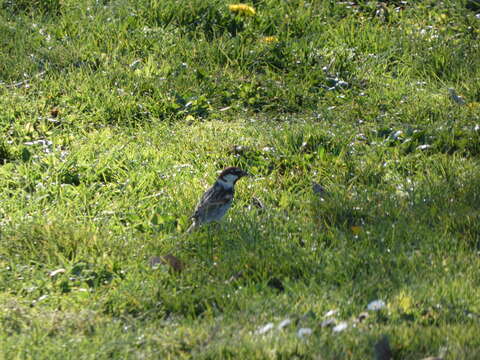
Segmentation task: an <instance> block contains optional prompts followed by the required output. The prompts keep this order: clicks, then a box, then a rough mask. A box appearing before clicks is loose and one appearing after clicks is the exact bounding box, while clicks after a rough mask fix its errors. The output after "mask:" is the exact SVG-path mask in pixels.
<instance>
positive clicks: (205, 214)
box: [187, 167, 248, 232]
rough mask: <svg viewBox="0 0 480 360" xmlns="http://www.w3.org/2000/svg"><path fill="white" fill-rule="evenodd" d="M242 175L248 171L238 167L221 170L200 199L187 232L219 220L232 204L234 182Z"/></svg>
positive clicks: (246, 174) (245, 174)
mask: <svg viewBox="0 0 480 360" xmlns="http://www.w3.org/2000/svg"><path fill="white" fill-rule="evenodd" d="M244 176H248V173H247V172H246V171H243V170H242V169H240V168H238V167H228V168H226V169H225V170H223V171H222V172H221V173H220V175H219V176H218V178H217V180H216V181H215V183H214V184H213V186H212V187H211V188H209V189H208V190H207V191H206V192H205V193H204V194H203V196H202V198H201V199H200V202H199V203H198V205H197V207H196V208H195V212H194V213H193V215H192V217H191V219H192V220H193V222H192V225H191V226H190V227H189V228H188V230H187V232H192V231H194V230H196V229H197V228H198V227H199V226H200V225H203V224H206V223H209V222H212V221H218V220H220V219H221V218H222V217H223V216H224V215H225V213H226V212H227V211H228V209H230V207H231V206H232V202H233V195H234V193H235V183H236V182H237V180H238V179H240V178H242V177H244Z"/></svg>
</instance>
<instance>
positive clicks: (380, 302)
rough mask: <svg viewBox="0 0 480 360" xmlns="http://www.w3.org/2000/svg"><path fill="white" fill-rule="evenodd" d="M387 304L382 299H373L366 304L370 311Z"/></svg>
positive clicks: (380, 308)
mask: <svg viewBox="0 0 480 360" xmlns="http://www.w3.org/2000/svg"><path fill="white" fill-rule="evenodd" d="M386 306H387V305H386V304H385V301H383V300H374V301H372V302H371V303H370V304H368V305H367V309H368V310H370V311H378V310H382V309H383V308H385V307H386Z"/></svg>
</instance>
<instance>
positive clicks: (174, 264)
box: [161, 254, 185, 272]
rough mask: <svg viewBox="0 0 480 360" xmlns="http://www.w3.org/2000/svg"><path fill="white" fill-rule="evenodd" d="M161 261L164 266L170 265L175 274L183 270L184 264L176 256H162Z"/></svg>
mask: <svg viewBox="0 0 480 360" xmlns="http://www.w3.org/2000/svg"><path fill="white" fill-rule="evenodd" d="M161 261H162V262H163V263H164V264H165V265H170V266H171V268H172V269H173V270H174V271H176V272H181V271H182V270H183V269H185V263H184V262H183V261H182V260H180V259H179V258H177V257H176V256H173V255H172V254H167V255H165V256H162V257H161Z"/></svg>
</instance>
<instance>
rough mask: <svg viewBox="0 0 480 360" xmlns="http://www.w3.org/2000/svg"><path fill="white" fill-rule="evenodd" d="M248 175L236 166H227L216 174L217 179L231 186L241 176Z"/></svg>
mask: <svg viewBox="0 0 480 360" xmlns="http://www.w3.org/2000/svg"><path fill="white" fill-rule="evenodd" d="M244 176H248V173H247V172H246V171H243V170H242V169H240V168H238V167H234V166H232V167H228V168H226V169H225V170H223V171H222V172H221V173H220V175H219V176H218V181H220V182H222V183H223V184H225V185H226V186H233V185H235V183H236V182H237V180H238V179H240V178H241V177H244Z"/></svg>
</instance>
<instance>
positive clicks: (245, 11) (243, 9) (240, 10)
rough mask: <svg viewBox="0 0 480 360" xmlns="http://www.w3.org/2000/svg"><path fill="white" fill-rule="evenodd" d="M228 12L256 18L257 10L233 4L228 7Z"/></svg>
mask: <svg viewBox="0 0 480 360" xmlns="http://www.w3.org/2000/svg"><path fill="white" fill-rule="evenodd" d="M228 10H230V11H231V12H234V13H239V14H241V15H250V16H254V15H255V14H256V12H255V9H254V8H253V7H251V6H250V5H247V4H231V5H228Z"/></svg>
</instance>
